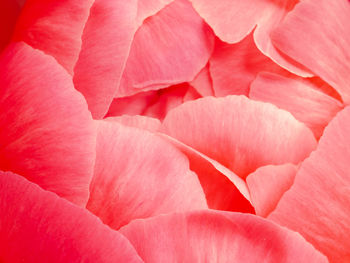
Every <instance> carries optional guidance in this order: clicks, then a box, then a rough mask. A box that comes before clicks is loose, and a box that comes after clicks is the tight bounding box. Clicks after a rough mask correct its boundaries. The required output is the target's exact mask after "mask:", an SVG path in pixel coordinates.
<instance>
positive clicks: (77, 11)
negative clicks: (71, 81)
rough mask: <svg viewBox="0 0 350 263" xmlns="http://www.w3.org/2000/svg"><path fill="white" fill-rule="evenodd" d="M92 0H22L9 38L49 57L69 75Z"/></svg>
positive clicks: (78, 48) (78, 49)
mask: <svg viewBox="0 0 350 263" xmlns="http://www.w3.org/2000/svg"><path fill="white" fill-rule="evenodd" d="M92 3H93V0H86V1H80V0H61V1H56V0H26V2H25V5H24V7H23V9H22V12H21V15H20V18H19V20H18V23H17V25H16V29H15V32H14V33H15V34H14V37H13V39H14V40H15V41H24V42H26V43H27V44H29V45H30V46H32V47H33V48H35V49H39V50H42V51H43V52H44V53H46V54H49V55H51V56H53V57H54V58H55V59H56V60H57V61H58V62H59V63H60V64H61V65H62V66H63V67H64V68H65V69H66V70H67V71H68V72H69V73H70V74H73V69H74V65H75V63H76V61H77V59H78V56H79V52H80V48H81V35H82V33H83V29H84V26H85V23H86V20H87V18H88V16H89V11H90V7H91V5H92Z"/></svg>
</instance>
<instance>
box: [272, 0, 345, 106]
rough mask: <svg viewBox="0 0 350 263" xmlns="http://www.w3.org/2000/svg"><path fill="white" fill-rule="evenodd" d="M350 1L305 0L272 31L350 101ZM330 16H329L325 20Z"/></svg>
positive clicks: (291, 52) (282, 47)
mask: <svg viewBox="0 0 350 263" xmlns="http://www.w3.org/2000/svg"><path fill="white" fill-rule="evenodd" d="M349 16H350V3H349V1H348V0H334V1H331V2H330V1H327V0H321V1H318V0H303V1H301V2H300V4H298V5H297V6H296V7H295V9H294V10H293V11H292V12H290V13H289V14H288V15H287V17H286V19H285V20H284V21H283V23H282V24H281V25H280V26H279V27H278V28H277V29H276V30H275V31H274V32H273V33H272V41H273V44H274V45H275V46H276V47H277V48H278V49H280V50H281V51H282V52H284V53H285V54H287V55H288V56H290V57H291V58H293V59H295V60H296V61H298V62H299V63H301V64H303V65H305V66H306V67H307V68H309V69H310V70H311V71H312V72H314V73H315V74H316V75H318V76H320V77H321V78H322V79H323V80H325V81H326V82H328V83H329V84H330V85H331V86H333V87H334V88H335V89H336V90H337V91H338V92H339V94H340V95H341V96H342V99H343V100H344V102H345V103H347V104H349V102H350V88H349V86H350V74H349V72H350V64H349V59H350V50H349V46H350V20H349ZM325 17H327V19H325Z"/></svg>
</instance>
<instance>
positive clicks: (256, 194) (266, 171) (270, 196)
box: [247, 164, 297, 217]
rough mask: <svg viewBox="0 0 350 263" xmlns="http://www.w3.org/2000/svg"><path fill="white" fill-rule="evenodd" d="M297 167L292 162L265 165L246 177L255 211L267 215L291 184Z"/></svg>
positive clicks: (260, 214)
mask: <svg viewBox="0 0 350 263" xmlns="http://www.w3.org/2000/svg"><path fill="white" fill-rule="evenodd" d="M296 173H297V167H296V166H295V165H293V164H283V165H267V166H263V167H260V168H258V169H257V170H256V171H255V172H253V173H251V174H249V175H248V177H247V185H248V188H249V192H250V196H251V199H252V203H253V206H254V209H255V213H256V214H257V215H259V216H263V217H267V216H268V214H269V213H271V212H272V211H273V210H274V209H275V208H276V205H277V204H278V202H279V200H280V199H281V197H282V195H283V194H284V193H285V192H286V191H287V190H288V189H289V188H290V187H291V186H292V185H293V182H294V178H295V174H296Z"/></svg>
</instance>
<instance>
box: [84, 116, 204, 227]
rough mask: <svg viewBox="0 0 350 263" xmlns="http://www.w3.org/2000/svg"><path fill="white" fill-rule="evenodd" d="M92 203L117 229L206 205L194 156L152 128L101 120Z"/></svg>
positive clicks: (90, 205) (104, 218) (95, 209)
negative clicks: (194, 168) (191, 160)
mask: <svg viewBox="0 0 350 263" xmlns="http://www.w3.org/2000/svg"><path fill="white" fill-rule="evenodd" d="M90 191H91V194H90V199H89V202H88V204H87V208H88V209H89V210H90V211H92V212H93V213H94V214H96V215H97V216H99V217H100V218H101V219H102V221H103V222H104V223H106V224H108V225H109V226H111V227H112V228H115V229H118V228H120V227H121V226H123V225H125V224H128V223H129V222H130V221H131V220H133V219H136V218H147V217H150V216H154V215H159V214H163V213H170V212H175V211H188V210H193V209H201V208H206V207H207V204H206V201H205V196H204V194H203V190H202V188H201V186H200V183H199V181H198V178H197V176H196V174H194V173H193V172H191V171H190V169H189V165H188V160H187V159H186V157H185V156H184V155H183V154H181V152H180V151H178V150H177V149H176V148H175V147H173V146H172V145H170V144H169V143H167V142H166V141H164V140H162V139H161V138H159V137H157V136H156V135H154V134H152V133H149V132H147V131H142V130H139V129H135V128H130V127H125V126H122V125H120V124H118V123H112V122H106V121H101V122H100V123H99V130H98V137H97V156H96V165H95V175H94V178H93V181H92V184H91V187H90Z"/></svg>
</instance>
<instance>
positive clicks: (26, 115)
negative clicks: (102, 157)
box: [0, 43, 96, 205]
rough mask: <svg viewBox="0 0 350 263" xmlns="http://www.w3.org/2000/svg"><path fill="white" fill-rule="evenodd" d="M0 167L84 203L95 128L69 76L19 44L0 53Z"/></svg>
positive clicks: (93, 146)
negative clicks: (0, 54)
mask: <svg viewBox="0 0 350 263" xmlns="http://www.w3.org/2000/svg"><path fill="white" fill-rule="evenodd" d="M0 83H1V84H0V86H1V89H0V112H2V114H1V116H0V144H1V147H0V169H2V170H5V171H8V170H9V171H13V172H15V173H18V174H20V175H22V176H24V177H26V178H27V179H29V180H30V181H33V182H35V183H37V184H39V185H40V186H41V187H42V188H44V189H46V190H50V191H53V192H55V193H57V194H58V195H60V196H61V197H64V198H67V199H68V200H70V201H72V202H74V203H76V204H80V205H84V204H85V203H86V201H87V199H88V195H89V184H90V181H91V178H92V174H93V166H94V160H95V146H96V128H95V125H94V123H93V120H92V118H91V114H90V113H89V111H88V109H87V105H86V102H85V100H84V98H83V96H81V94H79V92H77V91H76V90H75V89H74V87H73V83H72V79H71V76H70V75H69V74H68V73H67V72H66V71H65V70H64V69H63V68H62V67H61V66H60V65H59V64H58V63H57V62H56V61H55V59H54V58H52V57H50V56H48V55H45V54H44V53H42V52H41V51H38V50H34V49H33V48H31V47H29V46H28V45H26V44H24V43H16V44H12V45H11V46H9V47H8V48H7V49H6V51H5V52H4V53H3V55H2V56H1V58H0Z"/></svg>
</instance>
